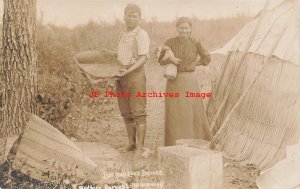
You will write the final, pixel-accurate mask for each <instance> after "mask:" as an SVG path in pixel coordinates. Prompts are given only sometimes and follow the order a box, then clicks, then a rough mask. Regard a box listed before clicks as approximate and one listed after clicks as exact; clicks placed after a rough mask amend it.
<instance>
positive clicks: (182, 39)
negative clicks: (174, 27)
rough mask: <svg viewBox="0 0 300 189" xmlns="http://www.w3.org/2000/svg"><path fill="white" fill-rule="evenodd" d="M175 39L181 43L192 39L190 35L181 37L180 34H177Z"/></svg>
mask: <svg viewBox="0 0 300 189" xmlns="http://www.w3.org/2000/svg"><path fill="white" fill-rule="evenodd" d="M177 39H178V40H179V41H180V42H181V43H184V42H187V41H190V40H191V39H192V37H191V36H190V37H188V38H183V37H180V36H177Z"/></svg>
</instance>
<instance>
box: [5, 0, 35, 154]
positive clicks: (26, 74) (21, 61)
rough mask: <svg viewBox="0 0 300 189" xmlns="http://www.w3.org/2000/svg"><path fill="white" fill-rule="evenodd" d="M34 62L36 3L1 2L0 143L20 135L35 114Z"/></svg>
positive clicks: (23, 1) (7, 0) (27, 1)
mask: <svg viewBox="0 0 300 189" xmlns="http://www.w3.org/2000/svg"><path fill="white" fill-rule="evenodd" d="M36 63H37V54H36V0H4V15H3V62H2V65H1V69H0V70H1V80H2V83H3V89H4V90H3V94H2V105H1V106H2V107H1V109H0V110H1V111H0V141H1V138H2V139H3V138H6V137H8V136H13V135H16V134H19V133H20V132H21V131H22V129H23V127H24V126H25V125H26V122H27V121H28V119H29V117H30V113H35V97H36V91H37V71H36ZM0 147H1V145H0ZM0 150H1V149H0ZM0 155H1V151H0ZM0 159H1V158H0Z"/></svg>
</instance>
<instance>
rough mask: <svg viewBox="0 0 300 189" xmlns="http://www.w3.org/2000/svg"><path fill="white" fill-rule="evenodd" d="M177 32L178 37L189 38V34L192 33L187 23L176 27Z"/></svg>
mask: <svg viewBox="0 0 300 189" xmlns="http://www.w3.org/2000/svg"><path fill="white" fill-rule="evenodd" d="M177 31H178V34H179V36H180V37H185V38H187V37H190V36H191V33H192V27H191V26H190V24H189V23H187V22H184V23H181V24H180V25H179V26H178V27H177Z"/></svg>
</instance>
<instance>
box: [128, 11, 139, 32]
mask: <svg viewBox="0 0 300 189" xmlns="http://www.w3.org/2000/svg"><path fill="white" fill-rule="evenodd" d="M124 20H125V23H126V26H127V29H128V30H133V29H134V28H136V27H137V25H138V24H139V21H140V16H139V14H138V13H137V12H133V11H129V12H127V13H126V14H125V16H124Z"/></svg>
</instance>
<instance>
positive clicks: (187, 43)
mask: <svg viewBox="0 0 300 189" xmlns="http://www.w3.org/2000/svg"><path fill="white" fill-rule="evenodd" d="M176 26H177V31H178V36H177V37H174V38H170V39H168V40H167V41H166V42H165V45H166V46H168V47H169V48H170V49H171V50H172V51H173V53H174V55H175V57H176V58H179V59H180V60H181V63H180V64H179V65H178V63H176V65H177V76H176V78H175V79H174V80H169V79H168V80H167V85H166V92H170V93H179V97H178V98H166V99H165V110H166V118H165V145H166V146H170V145H175V144H176V140H178V139H203V140H210V139H211V134H210V131H209V129H208V120H207V117H206V112H205V108H204V105H203V101H202V99H201V98H188V97H185V93H186V91H188V92H205V91H200V87H199V81H198V79H197V77H196V74H195V70H196V66H197V65H207V64H208V63H209V62H210V55H209V54H208V52H207V51H206V50H205V49H204V48H203V47H202V45H201V43H200V42H199V41H196V40H194V39H193V38H192V37H191V29H192V24H191V22H190V20H189V19H188V18H184V17H182V18H179V19H178V20H177V22H176ZM198 55H199V56H200V60H197V58H198ZM168 63H170V64H172V63H173V62H168ZM174 64H175V63H174Z"/></svg>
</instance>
